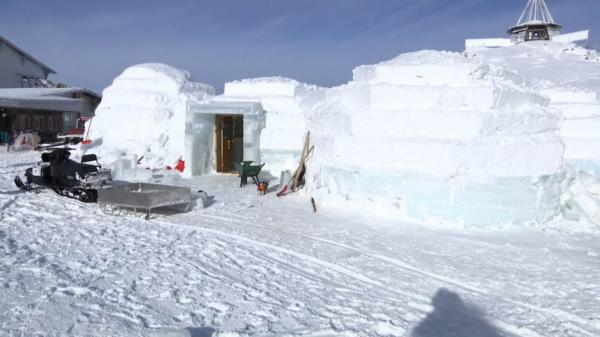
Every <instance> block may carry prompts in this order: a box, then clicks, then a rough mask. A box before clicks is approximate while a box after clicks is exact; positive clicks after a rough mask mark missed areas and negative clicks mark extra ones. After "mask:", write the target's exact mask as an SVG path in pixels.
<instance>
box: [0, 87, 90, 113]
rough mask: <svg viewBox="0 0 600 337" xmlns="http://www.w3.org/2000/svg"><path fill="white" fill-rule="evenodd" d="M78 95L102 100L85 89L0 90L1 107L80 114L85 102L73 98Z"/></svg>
mask: <svg viewBox="0 0 600 337" xmlns="http://www.w3.org/2000/svg"><path fill="white" fill-rule="evenodd" d="M77 93H84V94H87V95H89V96H93V97H95V98H100V96H99V95H98V94H96V93H94V92H93V91H90V90H88V89H84V88H10V89H0V107H5V108H18V109H36V110H49V111H72V112H80V111H82V110H83V107H84V104H85V101H84V100H83V99H80V98H72V95H73V94H77Z"/></svg>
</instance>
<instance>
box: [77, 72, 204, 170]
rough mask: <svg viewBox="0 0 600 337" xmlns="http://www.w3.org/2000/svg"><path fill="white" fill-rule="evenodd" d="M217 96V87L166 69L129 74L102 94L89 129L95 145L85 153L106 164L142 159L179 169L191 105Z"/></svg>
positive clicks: (148, 163)
mask: <svg viewBox="0 0 600 337" xmlns="http://www.w3.org/2000/svg"><path fill="white" fill-rule="evenodd" d="M213 94H214V88H213V87H212V86H210V85H207V84H202V83H196V82H193V81H192V78H191V75H190V73H189V72H187V71H183V70H179V69H177V68H174V67H172V66H169V65H166V64H160V63H147V64H140V65H135V66H132V67H130V68H127V69H125V71H123V73H122V74H121V75H119V76H118V77H117V78H115V79H114V81H113V83H112V85H111V86H109V87H108V88H106V89H105V90H104V91H103V97H102V102H101V103H100V105H99V106H98V108H97V109H96V116H95V117H94V118H93V119H92V120H91V121H90V122H88V123H87V125H86V130H89V138H90V139H91V140H92V144H91V145H90V146H85V145H84V146H83V147H82V150H84V151H86V152H87V151H89V152H91V153H96V154H97V155H98V156H99V158H100V159H101V161H102V162H103V163H106V164H111V163H113V162H115V161H117V160H118V159H119V158H122V157H123V156H131V155H137V157H138V158H141V157H142V156H143V159H142V161H141V165H142V166H143V167H150V168H164V167H165V166H167V165H171V166H174V165H175V164H176V163H177V161H178V159H180V158H181V157H182V156H183V154H184V140H185V139H184V138H185V118H186V103H187V102H188V101H189V100H195V101H203V100H206V99H208V98H210V97H211V96H212V95H213Z"/></svg>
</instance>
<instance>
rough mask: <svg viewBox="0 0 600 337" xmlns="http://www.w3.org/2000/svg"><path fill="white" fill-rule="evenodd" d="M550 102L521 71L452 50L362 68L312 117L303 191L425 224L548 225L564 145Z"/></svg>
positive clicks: (554, 208) (556, 205) (554, 205)
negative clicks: (526, 81)
mask: <svg viewBox="0 0 600 337" xmlns="http://www.w3.org/2000/svg"><path fill="white" fill-rule="evenodd" d="M547 104H548V99H546V98H544V97H542V96H541V95H538V94H536V93H534V92H533V91H531V90H529V89H528V88H527V87H526V86H525V85H524V83H523V80H522V78H520V77H519V76H518V75H517V74H515V73H512V72H509V71H507V70H506V69H504V68H503V67H501V66H496V65H490V64H486V63H483V62H478V61H476V60H473V59H469V58H467V57H465V55H463V54H459V53H449V52H434V51H424V52H418V53H411V54H404V55H401V56H399V57H398V58H396V59H393V60H391V61H388V62H384V63H381V64H376V65H370V66H361V67H358V68H356V69H355V70H354V80H353V81H351V82H350V83H348V84H346V85H343V86H341V87H337V88H333V89H331V90H328V91H327V93H326V98H325V99H323V100H322V101H321V102H320V103H319V104H318V105H317V106H316V107H315V108H314V112H312V113H310V112H309V120H310V123H309V127H310V129H311V131H313V135H314V143H315V154H314V158H312V161H311V163H310V164H309V177H310V179H309V182H310V185H311V193H312V194H313V195H315V196H317V197H318V198H319V199H320V200H321V201H322V202H337V201H343V202H345V203H347V202H348V201H349V202H351V203H356V204H358V205H362V206H363V207H367V208H369V209H374V208H375V207H382V206H384V207H382V208H383V209H384V210H385V211H386V212H388V213H389V209H390V208H397V209H398V212H401V213H402V214H403V215H404V216H406V217H408V218H410V219H415V220H418V221H421V222H428V223H440V224H441V223H443V224H456V225H466V226H484V225H493V224H500V223H514V224H523V223H529V222H534V221H545V220H548V219H550V218H551V217H553V216H555V215H556V214H557V213H558V212H559V210H560V192H561V191H560V187H561V182H562V181H563V171H562V154H563V145H562V143H561V141H560V139H559V138H558V137H557V136H556V134H555V133H556V129H557V122H558V119H559V117H560V116H559V115H558V114H557V113H553V112H552V111H550V110H548V109H547V108H546V107H545V106H546V105H547Z"/></svg>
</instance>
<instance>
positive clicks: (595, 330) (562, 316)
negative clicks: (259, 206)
mask: <svg viewBox="0 0 600 337" xmlns="http://www.w3.org/2000/svg"><path fill="white" fill-rule="evenodd" d="M194 216H201V217H205V218H209V219H213V220H219V221H227V222H231V223H237V224H242V225H244V226H252V227H255V228H260V229H264V230H268V231H272V232H275V233H281V234H285V235H292V236H296V237H301V238H305V239H308V240H312V241H316V242H320V243H323V244H326V245H330V246H334V247H337V248H340V249H345V250H347V251H351V252H352V253H354V254H358V255H360V256H364V257H370V258H372V259H375V260H378V261H380V262H384V263H387V264H391V265H393V266H395V267H398V268H400V269H403V270H405V271H408V272H412V273H416V274H419V275H422V276H425V277H428V278H430V279H434V280H436V281H438V282H440V283H442V284H450V285H453V286H455V287H457V288H460V289H463V290H464V291H466V292H470V293H474V294H477V295H480V296H484V297H487V298H490V299H493V300H496V301H499V302H504V303H508V304H511V305H515V306H519V307H521V308H523V309H528V310H533V311H537V312H540V313H543V314H546V315H550V316H553V317H555V318H557V319H558V320H560V321H568V322H571V323H577V324H579V325H582V326H584V327H586V329H583V328H579V329H580V330H582V331H580V332H582V333H585V334H587V335H588V336H592V337H596V336H598V335H599V334H600V328H599V327H598V326H596V324H594V323H593V322H590V321H589V320H586V319H584V318H582V317H580V316H578V315H576V314H572V313H569V312H565V311H563V310H560V309H547V308H542V307H539V306H535V305H531V304H528V303H525V302H521V301H517V300H513V299H509V298H505V297H501V296H497V295H493V294H490V293H489V292H488V291H486V290H483V289H480V288H477V287H474V286H471V285H469V284H466V283H465V282H461V281H457V280H454V279H452V278H448V277H446V276H442V275H437V274H434V273H430V272H426V271H423V270H420V269H419V268H417V267H414V266H412V265H410V264H407V263H405V262H403V261H401V260H398V259H396V258H391V257H388V256H384V255H381V254H378V253H374V252H371V251H367V250H360V249H358V248H355V247H352V246H348V245H346V244H342V243H338V242H334V241H331V240H327V239H322V238H318V237H314V236H310V235H305V234H300V233H294V232H290V231H285V230H282V229H280V228H276V227H270V226H265V225H257V224H255V223H252V222H247V221H242V220H237V219H231V218H227V217H223V216H218V215H209V214H201V213H194ZM165 224H169V225H175V226H185V227H191V228H199V227H197V226H193V225H179V224H173V223H165ZM205 229H206V230H209V231H217V232H220V231H218V230H215V229H207V228H205ZM221 233H222V234H223V235H226V236H231V237H239V238H241V239H242V240H248V241H247V242H251V243H256V244H259V245H260V244H262V245H266V246H273V245H270V244H267V243H261V242H258V241H255V240H252V239H248V238H245V237H242V236H239V235H233V234H228V233H225V232H221ZM273 247H277V250H279V251H280V252H283V251H288V252H291V253H292V254H300V256H307V257H308V258H309V260H312V261H314V260H319V261H322V262H324V263H325V265H323V266H324V267H327V266H333V267H334V268H339V269H338V271H343V272H342V273H343V274H345V275H346V276H350V277H351V275H359V277H358V278H355V279H358V280H359V281H362V282H364V283H367V284H370V285H372V286H375V287H377V288H380V289H387V290H390V288H389V287H387V286H386V285H385V283H384V282H381V281H379V280H375V279H370V278H366V277H362V275H360V274H356V273H355V272H353V271H351V270H348V269H346V268H343V267H341V266H338V265H336V264H333V263H331V262H327V261H324V260H320V259H317V258H315V257H312V256H310V255H305V254H301V253H296V252H293V251H290V250H288V249H286V248H282V247H278V246H273ZM297 257H299V256H297ZM334 270H335V269H334ZM394 291H397V290H394ZM397 294H398V295H402V293H397ZM408 294H409V296H414V294H412V293H408ZM415 299H417V300H419V301H425V302H426V303H427V305H429V299H428V298H424V297H421V296H419V298H415ZM496 321H498V322H499V323H501V325H503V326H505V327H507V328H509V329H507V331H511V330H512V331H520V333H521V334H525V335H526V336H532V337H535V336H539V335H538V334H537V333H536V332H534V331H531V330H529V329H526V328H524V327H516V326H512V325H510V324H508V323H506V322H502V321H499V320H496ZM587 329H590V330H592V331H588V330H587Z"/></svg>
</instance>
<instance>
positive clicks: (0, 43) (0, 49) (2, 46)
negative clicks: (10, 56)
mask: <svg viewBox="0 0 600 337" xmlns="http://www.w3.org/2000/svg"><path fill="white" fill-rule="evenodd" d="M3 51H4V41H0V53H1V52H3Z"/></svg>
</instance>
